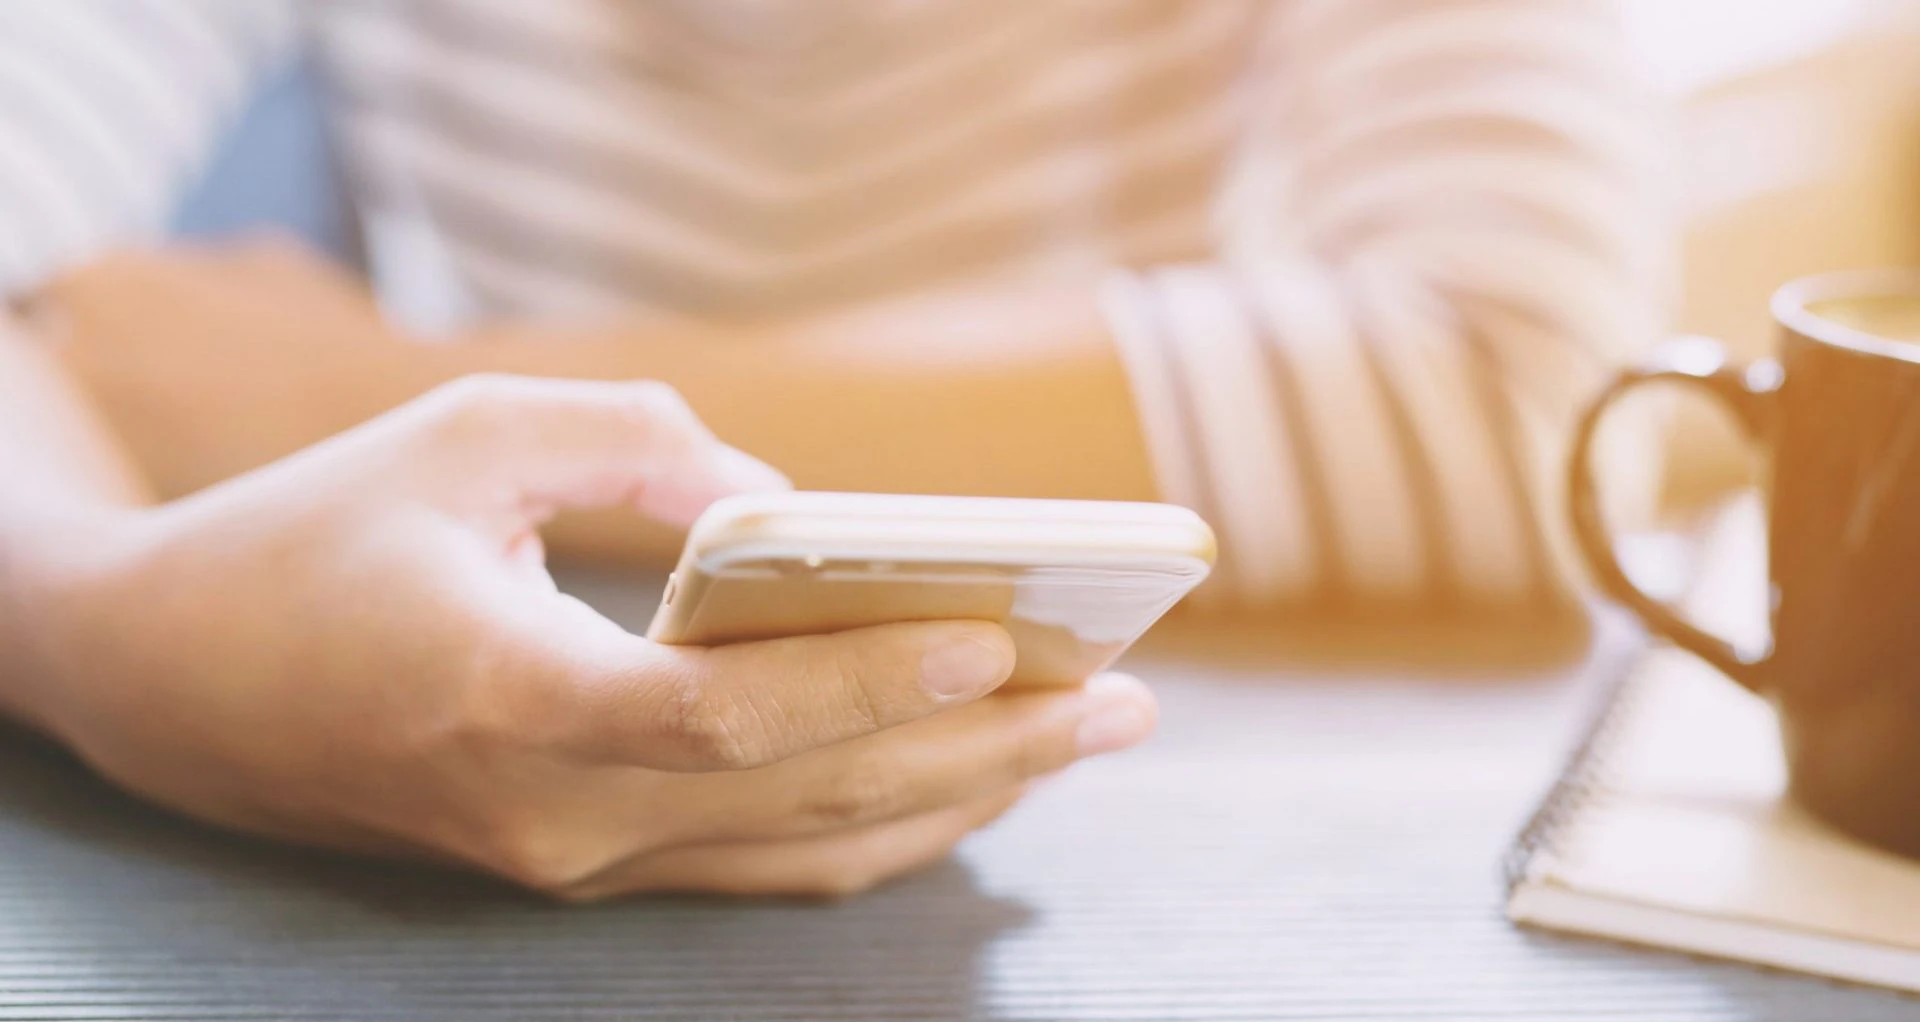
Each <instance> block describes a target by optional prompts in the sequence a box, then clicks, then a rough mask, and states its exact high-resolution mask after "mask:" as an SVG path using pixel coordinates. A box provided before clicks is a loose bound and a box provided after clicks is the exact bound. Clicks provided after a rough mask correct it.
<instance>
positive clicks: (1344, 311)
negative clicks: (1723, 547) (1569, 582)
mask: <svg viewBox="0 0 1920 1022" xmlns="http://www.w3.org/2000/svg"><path fill="white" fill-rule="evenodd" d="M1610 14H1611V12H1610V10H1609V4H1607V3H1606V2H1605V0H993V2H987V0H816V2H800V0H540V2H538V3H529V2H526V0H327V2H325V3H314V4H311V5H309V6H306V7H298V6H294V5H285V4H282V3H279V2H276V0H61V2H59V3H49V2H33V3H22V2H11V3H6V4H0V116H3V117H4V120H0V287H6V288H23V287H30V286H31V285H32V284H33V282H34V281H36V280H38V279H41V278H43V277H44V276H46V275H48V274H50V273H54V272H57V271H58V270H59V269H60V268H62V267H63V266H68V265H72V264H74V263H76V262H78V261H83V260H85V259H87V258H88V257H89V256H90V255H92V254H93V253H95V252H98V251H100V250H101V249H102V248H103V247H105V246H110V245H113V244H116V243H122V242H125V241H127V240H130V239H137V238H139V237H141V236H142V235H143V234H147V233H150V232H152V231H153V230H155V226H156V224H158V223H160V222H161V221H162V220H163V219H164V214H165V211H166V210H167V209H168V208H169V205H170V203H171V202H172V201H173V200H174V198H175V196H176V193H177V192H178V190H179V188H180V185H181V184H182V182H183V181H184V180H186V179H188V178H189V177H190V176H191V174H192V173H193V172H194V170H195V168H196V167H197V166H198V165H199V163H200V161H201V160H202V159H203V158H204V156H205V155H206V152H207V148H208V145H209V141H210V140H211V139H212V138H214V137H215V136H216V135H217V133H218V131H219V129H220V127H221V125H222V123H223V122H224V121H225V120H226V119H227V118H229V117H230V116H231V115H232V114H233V112H234V110H235V109H236V107H237V105H238V103H239V102H240V101H241V99H242V98H243V97H244V95H245V93H246V90H247V88H248V85H249V83H250V82H251V81H253V80H254V79H255V76H256V75H257V74H258V73H259V71H260V70H261V69H262V68H264V67H266V66H268V65H269V64H271V63H272V62H273V61H275V60H278V59H281V58H282V57H283V56H284V55H285V53H286V52H287V51H288V49H289V47H291V46H295V45H299V46H310V47H313V48H314V49H315V51H316V52H317V54H318V55H319V57H320V58H321V60H322V61H323V64H324V66H325V68H326V69H327V70H328V72H329V75H328V77H329V81H330V83H331V85H332V89H333V98H334V100H335V110H336V118H335V123H336V127H337V129H338V134H339V137H340V139H341V140H342V143H343V150H344V153H345V156H346V160H347V163H348V167H347V169H348V171H349V172H350V180H351V182H352V184H353V187H354V191H355V200H356V203H357V206H358V209H359V211H360V213H361V215H362V217H363V222H364V224H365V227H366V235H367V237H368V239H369V241H370V244H371V249H372V252H371V254H372V261H373V266H374V269H375V271H376V277H377V279H378V280H379V281H380V282H381V283H382V285H383V291H384V293H385V296H386V297H387V299H388V300H389V302H390V303H391V305H392V306H393V307H394V308H396V309H397V310H400V311H402V312H404V313H406V314H408V315H411V316H414V317H416V318H427V319H431V320H434V321H437V322H458V321H461V320H467V319H472V318H475V317H495V316H512V317H539V318H560V317H571V318H579V317H598V316H606V315H616V314H617V315H621V316H625V317H640V318H642V319H645V318H648V317H657V318H661V319H684V318H696V319H701V320H728V319H746V318H766V317H775V316H795V315H804V314H806V313H809V312H812V311H817V310H821V309H825V308H829V307H832V306H838V305H845V304H848V303H857V302H860V301H863V300H867V299H874V298H879V297H883V296H887V295H891V294H898V293H900V292H903V291H908V290H912V289H917V288H926V287H934V286H945V285H954V284H961V283H965V284H991V283H993V282H995V281H999V280H1012V279H1019V280H1022V281H1025V282H1032V281H1036V280H1040V281H1051V282H1056V283H1057V284H1058V286H1061V287H1068V288H1084V289H1086V291H1087V292H1088V293H1089V294H1090V295H1094V296H1097V298H1098V300H1099V301H1100V302H1101V307H1102V309H1103V310H1104V311H1105V313H1106V316H1107V320H1108V323H1109V325H1110V328H1111V333H1112V338H1113V342H1114V343H1115V345H1116V346H1117V349H1118V351H1119V353H1120V355H1121V358H1122V360H1123V362H1124V364H1125V366H1126V368H1127V370H1128V373H1129V377H1130V379H1131V381H1132V383H1133V387H1134V392H1135V397H1136V405H1137V407H1138V409H1139V414H1140V418H1141V426H1142V430H1143V435H1144V436H1145V438H1146V442H1147V445H1148V449H1149V452H1150V455H1151V459H1152V463H1153V466H1154V470H1155V473H1156V477H1157V480H1158V484H1159V487H1160V489H1161V491H1162V493H1163V495H1164V496H1165V497H1166V498H1167V499H1169V500H1172V501H1176V502H1179V503H1183V504H1187V505H1189V506H1192V507H1194V508H1196V509H1199V510H1200V511H1201V512H1202V513H1203V514H1205V515H1206V516H1207V517H1208V518H1209V519H1210V520H1211V521H1212V522H1213V523H1214V524H1215V526H1216V529H1217V530H1218V532H1219V533H1220V535H1221V538H1222V541H1223V548H1224V550H1225V551H1226V552H1227V553H1228V555H1229V556H1228V563H1227V564H1226V566H1225V570H1224V571H1223V578H1222V581H1221V582H1220V584H1219V585H1217V586H1216V587H1215V589H1216V592H1217V593H1218V594H1219V595H1221V596H1222V597H1225V598H1233V599H1238V600H1243V601H1249V602H1260V603H1264V602H1274V601H1287V600H1312V599H1327V598H1331V597H1357V598H1365V599H1379V600H1383V601H1386V602H1390V603H1392V602H1400V601H1402V600H1411V601H1417V602H1427V601H1430V600H1431V599H1432V598H1434V597H1435V596H1436V595H1437V596H1438V597H1440V598H1441V599H1443V600H1445V601H1449V602H1458V603H1462V604H1470V605H1481V604H1494V605H1517V604H1523V605H1532V604H1536V603H1538V602H1539V601H1540V600H1541V599H1542V598H1543V597H1546V596H1549V595H1552V594H1555V593H1559V592H1563V591H1564V586H1563V585H1562V580H1563V579H1564V577H1565V572H1564V570H1563V562H1562V561H1561V558H1560V555H1559V554H1558V553H1557V552H1556V546H1557V541H1556V540H1555V539H1554V538H1553V537H1554V535H1555V533H1556V531H1557V530H1556V529H1554V528H1550V527H1547V526H1545V525H1543V523H1545V522H1550V521H1555V520H1557V518H1558V512H1557V510H1556V508H1557V502H1556V500H1555V499H1554V496H1553V492H1552V491H1553V490H1554V488H1555V486H1556V485H1557V479H1558V473H1557V471H1556V470H1555V466H1557V459H1558V457H1559V452H1560V449H1561V447H1562V445H1563V444H1564V442H1565V434H1566V428H1567V425H1568V421H1569V419H1570V416H1571V413H1572V411H1573V409H1574V408H1575V407H1576V406H1577V404H1578V402H1579V400H1580V398H1581V397H1582V396H1583V395H1584V394H1585V393H1586V392H1587V390H1588V388H1590V387H1591V386H1592V385H1593V383H1594V381H1595V380H1596V378H1597V377H1598V376H1599V375H1601V374H1602V373H1604V371H1605V370H1606V369H1607V368H1608V367H1609V366H1611V365H1614V364H1616V363H1617V362H1619V361H1620V360H1621V359H1622V358H1623V357H1624V356H1626V355H1628V354H1630V352H1631V351H1632V350H1633V349H1634V348H1636V347H1638V346H1640V345H1642V344H1644V343H1645V342H1646V341H1648V340H1650V339H1651V338H1652V337H1653V336H1654V335H1655V333H1656V331H1657V330H1658V328H1659V326H1660V314H1661V311H1662V308H1661V307H1662V302H1663V298H1664V290H1665V288H1666V286H1667V277H1668V273H1669V269H1670V264H1671V259H1670V252H1669V250H1668V240H1667V238H1666V235H1665V230H1664V227H1665V223H1664V217H1663V213H1662V208H1661V207H1662V203H1661V201H1660V199H1659V197H1658V195H1657V194H1656V191H1655V188H1654V183H1655V182H1656V181H1657V179H1658V178H1659V173H1658V171H1659V167H1658V165H1657V157H1658V153H1659V150H1658V147H1657V146H1656V145H1655V144H1654V142H1653V138H1652V132H1651V128H1650V122H1649V119H1648V111H1647V110H1646V109H1643V107H1642V101H1641V98H1640V95H1639V91H1638V89H1637V86H1636V82H1635V77H1634V74H1633V72H1632V69H1631V67H1630V66H1629V62H1628V61H1627V60H1626V59H1625V55H1624V51H1623V49H1622V46H1621V42H1620V38H1619V36H1618V34H1617V32H1616V27H1615V26H1614V25H1613V24H1612V23H1611V19H1610ZM1642 474H1643V475H1644V473H1642Z"/></svg>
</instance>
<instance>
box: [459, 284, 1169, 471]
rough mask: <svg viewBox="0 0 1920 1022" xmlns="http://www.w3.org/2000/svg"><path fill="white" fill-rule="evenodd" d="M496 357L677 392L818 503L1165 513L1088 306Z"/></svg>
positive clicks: (530, 345) (503, 337)
mask: <svg viewBox="0 0 1920 1022" xmlns="http://www.w3.org/2000/svg"><path fill="white" fill-rule="evenodd" d="M478 340H479V342H480V343H478V344H476V346H475V347H474V348H473V349H472V356H473V357H474V358H475V359H477V360H479V361H481V362H482V363H483V364H484V365H485V366H486V367H487V368H489V369H498V370H502V371H511V372H522V373H529V374H535V375H546V374H556V375H565V376H614V377H624V376H645V377H651V378H654V379H660V380H664V381H666V382H668V383H671V384H673V385H674V386H676V387H678V388H679V389H680V390H681V392H682V393H683V394H685V395H686V396H687V398H688V400H689V401H690V402H691V403H692V404H693V406H694V408H695V409H696V410H698V411H699V412H700V414H701V416H702V417H703V418H704V419H705V420H706V421H707V422H708V423H709V424H710V425H712V426H713V428H714V429H715V431H717V432H718V433H720V434H721V435H722V436H723V437H725V438H727V439H728V440H730V441H732V442H734V443H737V444H739V445H741V446H742V447H744V448H746V449H747V450H749V451H752V452H753V453H755V454H757V455H759V456H761V457H763V458H766V459H767V460H769V461H770V462H772V463H773V464H775V465H778V466H780V468H781V469H783V470H784V471H786V472H788V473H789V474H790V475H791V476H792V477H793V478H794V480H795V481H796V482H797V483H798V484H799V485H801V486H803V487H806V488H812V489H846V490H875V491H888V492H912V493H960V494H994V495H1010V496H1046V497H1068V498H1105V499H1133V500H1148V499H1152V498H1153V496H1154V491H1153V484H1152V480H1151V477H1150V473H1149V470H1148V467H1147V461H1146V454H1145V448H1144V445H1143V443H1142V441H1141V439H1140V428H1139V426H1138V424H1137V422H1136V419H1135V417H1134V411H1133V406H1132V400H1131V398H1130V396H1129V393H1128V385H1127V381H1126V378H1125V375H1124V373H1123V371H1122V369H1121V366H1120V363H1119V360H1118V358H1117V357H1116V356H1115V354H1114V352H1113V348H1112V345H1111V343H1110V342H1109V341H1108V340H1107V338H1106V328H1105V326H1104V325H1103V324H1102V322H1101V321H1100V318H1099V316H1098V314H1097V312H1096V310H1095V309H1094V306H1093V301H1092V298H1091V296H1090V295H1087V294H1083V293H1079V292H1078V291H1067V290H1062V291H1059V292H1038V291H1036V292H1031V293H1000V294H991V295H978V294H975V295H965V296H952V297H933V298H920V299H914V300H910V301H901V302H895V303H889V304H886V305H880V306H874V307H869V308H865V309H860V310H857V311H853V312H849V313H844V314H840V315H835V316H832V317H826V318H821V319H816V320H811V321H808V322H804V323H796V324H781V325H776V326H771V327H764V328H759V329H756V330H754V331H751V332H750V333H749V334H748V335H747V336H734V337H705V336H689V335H686V334H671V333H669V334H664V335H648V334H646V333H644V332H636V331H631V330H622V329H617V328H616V329H609V330H603V331H583V332H579V333H576V334H572V335H569V336H564V337H557V338H556V337H553V336H550V335H549V336H530V335H527V334H525V333H523V332H521V331H519V330H517V329H513V328H506V329H498V330H493V331H488V332H487V333H486V334H485V335H484V336H483V337H481V338H479V339H478Z"/></svg>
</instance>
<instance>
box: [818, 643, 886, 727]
mask: <svg viewBox="0 0 1920 1022" xmlns="http://www.w3.org/2000/svg"><path fill="white" fill-rule="evenodd" d="M825 670H826V671H828V672H829V673H830V674H831V677H829V678H825V679H822V681H823V682H825V683H826V684H824V685H822V686H821V687H820V688H819V689H818V691H823V692H831V691H839V692H840V693H841V694H842V700H841V703H842V706H841V710H842V712H844V713H846V714H847V715H848V717H849V719H850V721H851V722H852V723H853V724H855V725H856V726H857V727H858V729H859V730H860V731H862V732H872V731H878V730H880V729H881V728H883V727H885V726H886V723H887V714H886V712H885V705H886V695H885V693H886V689H887V681H888V680H889V679H888V678H887V677H886V674H887V672H886V671H885V670H884V669H881V668H879V667H877V666H876V665H875V664H874V663H873V659H872V658H871V657H870V656H869V655H868V653H867V651H866V650H863V649H861V648H858V647H854V646H841V647H839V649H838V650H837V651H836V652H835V654H834V655H833V656H832V657H831V658H830V659H829V660H828V662H827V664H826V666H825Z"/></svg>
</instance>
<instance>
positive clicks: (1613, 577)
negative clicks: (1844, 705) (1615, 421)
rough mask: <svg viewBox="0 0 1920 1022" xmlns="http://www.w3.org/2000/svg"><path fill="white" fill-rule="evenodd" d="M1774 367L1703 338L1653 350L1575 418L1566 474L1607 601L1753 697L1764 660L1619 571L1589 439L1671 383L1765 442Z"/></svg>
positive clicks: (1576, 527)
mask: <svg viewBox="0 0 1920 1022" xmlns="http://www.w3.org/2000/svg"><path fill="white" fill-rule="evenodd" d="M1780 380H1781V372H1780V364H1779V363H1778V362H1775V361H1774V360H1772V359H1762V360H1760V361H1757V362H1754V363H1752V364H1750V365H1747V366H1744V367H1742V366H1734V365H1731V364H1729V363H1728V361H1727V353H1726V349H1725V348H1724V347H1722V346H1721V345H1720V343H1719V342H1718V341H1714V340H1711V339H1709V338H1705V337H1680V338H1675V339H1673V340H1671V341H1668V342H1667V343H1666V344H1663V345H1661V346H1660V347H1659V348H1658V349H1657V350H1656V351H1655V352H1654V354H1653V357H1652V359H1651V360H1649V361H1648V362H1647V363H1646V364H1644V365H1642V366H1639V367H1636V368H1632V369H1627V370H1624V371H1622V372H1621V373H1620V375H1618V376H1616V377H1615V378H1614V380H1613V382H1612V383H1610V384H1608V385H1607V388H1606V389H1605V390H1603V391H1601V392H1600V394H1599V396H1598V397H1596V398H1594V401H1593V404H1592V405H1590V406H1589V407H1588V408H1587V411H1586V414H1585V415H1583V416H1581V419H1580V425H1579V428H1578V430H1577V432H1576V433H1575V434H1574V441H1573V453H1572V458H1571V461H1570V464H1569V465H1568V470H1567V497H1568V512H1569V514H1570V515H1571V517H1572V519H1573V535H1574V539H1575V540H1576V541H1577V542H1578V544H1579V547H1580V553H1581V554H1582V555H1583V556H1584V557H1585V558H1586V562H1587V567H1588V568H1589V569H1590V570H1591V571H1592V572H1593V575H1594V579H1595V581H1597V582H1598V583H1599V585H1600V588H1601V590H1602V591H1603V592H1605V593H1606V595H1607V596H1609V597H1611V598H1612V599H1614V600H1615V601H1616V602H1618V603H1620V604H1622V605H1624V606H1625V607H1626V608H1627V609H1628V610H1631V611H1633V613H1634V615H1635V616H1637V617H1638V618H1639V619H1640V621H1641V622H1642V623H1643V624H1645V625H1646V626H1647V628H1648V630H1650V631H1652V632H1653V633H1654V634H1656V635H1659V636H1661V637H1662V638H1664V639H1666V640H1667V641H1669V642H1672V643H1673V644H1674V645H1676V646H1679V647H1680V648H1681V649H1684V650H1686V651H1687V652H1689V653H1692V654H1693V655H1694V656H1697V657H1699V658H1700V659H1702V660H1705V661H1706V662H1707V663H1709V664H1712V665H1713V666H1714V667H1716V668H1718V669H1719V670H1720V671H1721V673H1723V674H1725V675H1726V676H1727V677H1729V678H1732V679H1733V680H1734V681H1736V682H1739V683H1740V684H1741V685H1742V686H1743V687H1745V688H1747V689H1748V690H1750V691H1753V692H1756V693H1757V692H1759V691H1760V690H1761V673H1762V670H1763V668H1764V666H1765V664H1766V661H1767V657H1766V655H1764V654H1762V655H1751V654H1747V653H1743V652H1741V651H1740V650H1739V649H1738V648H1737V647H1735V646H1734V644H1733V643H1731V642H1728V641H1727V640H1725V639H1722V638H1720V637H1718V636H1715V635H1711V634H1709V633H1708V632H1706V631H1704V630H1703V629H1701V628H1699V627H1696V626H1695V625H1692V624H1689V623H1688V622H1686V621H1684V620H1682V619H1681V618H1680V616H1679V615H1678V614H1676V613H1674V611H1673V609H1672V608H1670V607H1668V606H1667V605H1666V604H1664V603H1661V602H1660V601H1658V600H1656V599H1654V598H1653V597H1651V596H1648V595H1647V594H1646V592H1644V591H1643V590H1641V589H1640V587H1639V586H1636V585H1634V584H1633V582H1632V581H1631V580H1629V579H1628V578H1627V573H1626V572H1625V571H1623V570H1621V567H1620V559H1619V554H1618V553H1617V552H1616V550H1615V549H1614V544H1613V537H1612V536H1610V535H1609V534H1608V533H1607V526H1606V522H1605V521H1604V519H1603V518H1602V516H1601V514H1600V507H1599V500H1598V494H1597V489H1598V487H1597V484H1596V483H1595V481H1594V478H1593V465H1592V454H1593V439H1594V434H1595V433H1596V432H1597V431H1598V427H1599V425H1600V422H1601V420H1602V419H1603V418H1604V417H1605V415H1606V413H1607V411H1608V410H1609V409H1611V408H1612V406H1613V403H1614V402H1615V401H1616V400H1618V399H1620V398H1621V397H1623V396H1625V395H1626V394H1627V392H1628V391H1631V390H1635V389H1637V388H1639V387H1641V386H1644V385H1646V384H1649V383H1677V384H1682V385H1685V386H1691V387H1699V388H1701V389H1703V390H1705V391H1706V392H1707V393H1708V394H1710V395H1712V396H1713V397H1715V398H1717V399H1718V400H1719V401H1720V403H1721V404H1723V405H1725V406H1726V407H1727V408H1728V410H1730V411H1732V412H1733V415H1734V418H1735V419H1736V420H1738V421H1739V423H1740V427H1741V429H1742V430H1743V431H1745V433H1746V434H1747V438H1748V439H1750V440H1752V441H1753V442H1754V443H1756V444H1762V445H1766V444H1771V443H1772V440H1773V436H1772V433H1773V429H1772V426H1773V397H1774V395H1775V394H1776V393H1778V391H1779V389H1780Z"/></svg>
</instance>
